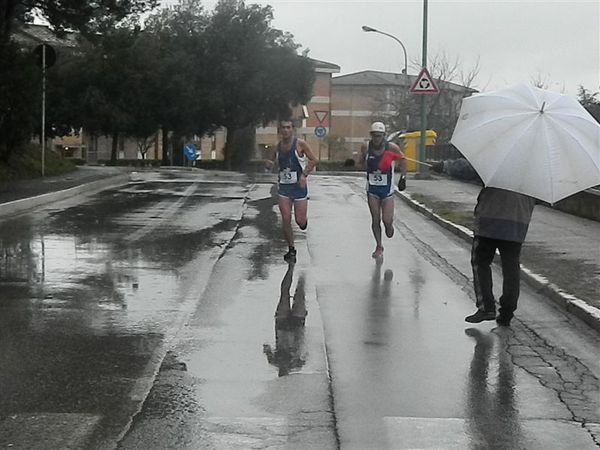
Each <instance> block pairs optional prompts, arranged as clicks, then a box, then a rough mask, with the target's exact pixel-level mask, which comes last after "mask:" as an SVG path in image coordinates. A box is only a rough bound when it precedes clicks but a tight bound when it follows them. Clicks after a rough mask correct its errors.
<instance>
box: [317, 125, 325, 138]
mask: <svg viewBox="0 0 600 450" xmlns="http://www.w3.org/2000/svg"><path fill="white" fill-rule="evenodd" d="M326 134H327V128H325V127H321V126H318V127H315V136H316V137H320V138H321V137H325V135H326Z"/></svg>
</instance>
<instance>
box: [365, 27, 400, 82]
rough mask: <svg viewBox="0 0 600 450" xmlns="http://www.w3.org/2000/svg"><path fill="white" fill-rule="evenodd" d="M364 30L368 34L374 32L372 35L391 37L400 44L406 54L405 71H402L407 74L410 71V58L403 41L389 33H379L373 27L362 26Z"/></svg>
mask: <svg viewBox="0 0 600 450" xmlns="http://www.w3.org/2000/svg"><path fill="white" fill-rule="evenodd" d="M362 30H363V31H364V32H366V33H371V32H372V33H379V34H383V35H384V36H387V37H391V38H392V39H393V40H395V41H396V42H397V43H398V44H400V45H401V46H402V51H403V52H404V69H402V73H403V74H406V70H407V69H408V57H407V55H406V47H404V44H403V43H402V41H401V40H400V39H398V38H397V37H396V36H394V35H393V34H389V33H386V32H384V31H379V30H376V29H375V28H371V27H368V26H366V25H363V26H362Z"/></svg>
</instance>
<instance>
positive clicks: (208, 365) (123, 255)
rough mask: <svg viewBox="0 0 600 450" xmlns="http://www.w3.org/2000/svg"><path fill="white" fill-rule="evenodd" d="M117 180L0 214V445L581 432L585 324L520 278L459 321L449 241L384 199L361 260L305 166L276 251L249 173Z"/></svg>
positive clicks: (362, 444) (426, 444) (589, 382)
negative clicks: (292, 240) (515, 292)
mask: <svg viewBox="0 0 600 450" xmlns="http://www.w3.org/2000/svg"><path fill="white" fill-rule="evenodd" d="M135 179H136V180H138V181H136V182H133V183H129V184H123V185H121V186H118V187H115V188H112V189H108V190H104V191H102V192H101V193H97V194H93V195H90V196H85V197H82V196H81V195H78V196H75V197H72V198H69V199H66V200H63V201H61V202H58V203H51V204H48V205H45V206H44V207H38V208H36V209H35V210H33V211H29V212H26V213H23V214H16V215H12V216H10V215H5V216H4V220H2V221H0V244H1V247H2V248H1V252H2V253H1V254H2V261H1V263H0V292H1V295H0V447H9V446H10V447H11V448H31V449H38V448H122V449H130V448H131V449H134V448H190V449H192V448H194V449H204V448H206V449H208V448H210V449H234V448H239V449H247V448H311V449H312V448H314V449H329V448H344V449H345V448H349V449H392V448H393V449H408V448H444V449H446V448H448V449H451V448H457V449H465V448H469V449H480V448H481V449H483V448H492V449H496V448H497V449H513V448H528V449H547V448H574V449H588V448H589V449H592V448H598V447H599V446H600V444H599V443H600V382H599V379H600V360H599V358H598V350H597V349H598V348H599V345H600V337H599V336H598V334H597V333H596V332H595V331H593V330H592V329H591V328H590V327H587V326H586V325H585V324H583V323H582V322H580V321H579V319H577V318H576V317H573V316H572V315H570V314H567V313H565V311H564V310H563V309H561V308H558V307H556V306H555V304H554V303H553V302H551V301H549V300H548V298H547V297H546V296H544V294H543V293H540V292H536V291H535V290H534V289H531V288H529V287H527V286H524V288H523V292H522V297H521V300H520V306H519V310H518V312H517V317H516V318H515V321H514V322H513V326H512V327H511V328H497V327H495V324H494V323H489V322H488V323H484V324H480V325H476V326H470V325H469V326H468V324H465V323H464V321H463V318H464V316H465V315H467V314H469V313H470V312H472V310H473V298H472V297H473V293H472V289H471V287H470V281H469V277H470V275H469V272H470V267H469V246H468V245H467V244H466V242H465V241H463V240H462V239H460V238H459V237H457V236H456V235H455V234H453V233H451V232H449V231H447V230H445V229H443V228H441V227H439V226H438V225H437V224H436V223H435V222H434V221H432V220H428V219H426V218H425V217H424V216H423V215H421V214H418V213H417V212H415V211H414V210H413V209H411V208H410V207H409V206H408V204H407V203H405V202H404V201H403V200H402V199H400V198H397V200H396V220H395V230H396V235H395V236H394V238H393V239H390V240H386V241H385V243H384V245H385V257H384V260H383V262H381V263H377V262H376V261H374V260H373V259H372V258H371V257H370V254H371V252H372V250H373V248H372V247H373V246H374V243H373V242H372V236H371V232H370V219H369V215H368V209H367V207H366V200H365V197H364V193H363V186H364V181H363V180H362V178H360V177H353V176H326V175H319V176H314V177H311V186H310V189H311V201H310V206H309V223H310V225H309V229H308V231H307V232H300V231H299V230H298V229H297V228H295V233H296V236H297V239H298V242H297V247H298V261H297V263H296V264H294V265H288V264H287V263H285V262H284V261H283V259H282V255H283V253H284V252H285V246H284V244H283V242H282V238H281V235H280V226H279V222H278V221H279V218H278V212H277V207H276V201H275V191H274V190H273V184H272V179H271V178H270V177H264V178H263V177H257V178H250V177H247V176H244V175H240V174H233V173H226V172H205V171H197V172H186V171H161V172H147V173H142V174H138V176H136V177H135ZM415 181H416V180H415ZM413 186H416V183H415V184H413ZM496 275H497V273H496ZM276 316H277V317H276Z"/></svg>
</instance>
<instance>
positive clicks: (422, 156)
mask: <svg viewBox="0 0 600 450" xmlns="http://www.w3.org/2000/svg"><path fill="white" fill-rule="evenodd" d="M421 66H422V67H424V68H426V67H427V0H423V51H422V60H421ZM425 133H427V115H426V114H425V96H424V95H421V136H420V140H419V150H418V156H417V159H418V160H419V162H421V163H423V162H425V138H426V136H425ZM421 167H422V164H417V173H416V175H417V176H418V177H420V178H428V176H427V175H425V173H424V172H422V171H421Z"/></svg>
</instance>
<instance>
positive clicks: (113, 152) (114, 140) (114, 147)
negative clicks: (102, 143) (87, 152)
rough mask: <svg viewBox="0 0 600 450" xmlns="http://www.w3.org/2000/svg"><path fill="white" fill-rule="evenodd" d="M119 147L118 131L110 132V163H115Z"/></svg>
mask: <svg viewBox="0 0 600 450" xmlns="http://www.w3.org/2000/svg"><path fill="white" fill-rule="evenodd" d="M118 148H119V133H113V134H112V143H111V150H110V163H111V164H112V165H115V164H116V163H117V150H118Z"/></svg>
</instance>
